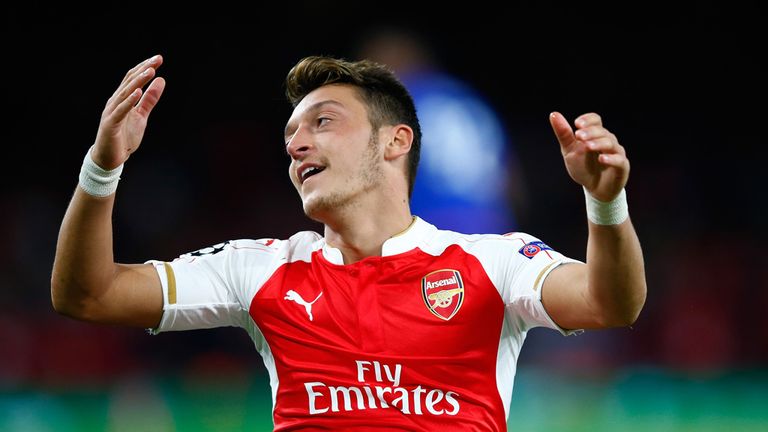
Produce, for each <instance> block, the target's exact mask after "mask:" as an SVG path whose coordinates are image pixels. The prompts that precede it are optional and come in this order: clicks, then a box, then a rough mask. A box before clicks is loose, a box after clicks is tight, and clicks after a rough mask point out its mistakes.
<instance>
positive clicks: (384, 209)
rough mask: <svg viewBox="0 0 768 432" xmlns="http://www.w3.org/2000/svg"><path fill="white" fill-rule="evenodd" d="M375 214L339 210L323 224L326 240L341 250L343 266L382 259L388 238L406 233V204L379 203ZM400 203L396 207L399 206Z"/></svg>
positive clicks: (409, 218)
mask: <svg viewBox="0 0 768 432" xmlns="http://www.w3.org/2000/svg"><path fill="white" fill-rule="evenodd" d="M379 204H380V205H377V206H376V209H375V210H374V211H366V212H363V211H360V209H359V208H357V209H354V208H353V209H346V211H345V210H343V209H342V210H339V211H338V212H337V213H336V214H334V217H333V219H332V220H330V221H326V223H325V241H326V243H327V244H328V245H329V246H332V247H335V248H337V249H339V250H340V251H341V254H342V256H343V257H344V264H352V263H355V262H357V261H360V260H362V259H363V258H367V257H371V256H381V248H382V246H383V245H384V242H385V241H387V239H389V238H391V237H394V236H396V235H397V234H399V233H401V232H403V231H405V230H406V229H408V227H409V226H410V225H411V223H412V222H413V216H412V215H411V211H410V207H409V206H408V201H407V199H406V200H403V201H401V202H399V203H393V202H391V200H386V201H385V202H380V203H379ZM398 204H399V205H398Z"/></svg>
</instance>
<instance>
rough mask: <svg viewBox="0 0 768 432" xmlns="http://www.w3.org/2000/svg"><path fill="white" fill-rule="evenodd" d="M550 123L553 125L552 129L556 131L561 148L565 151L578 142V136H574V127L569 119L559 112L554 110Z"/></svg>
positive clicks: (550, 116)
mask: <svg viewBox="0 0 768 432" xmlns="http://www.w3.org/2000/svg"><path fill="white" fill-rule="evenodd" d="M549 124H550V125H552V130H553V131H554V132H555V136H556V137H557V141H558V142H559V143H560V149H561V150H562V151H563V152H565V151H567V150H568V148H569V147H570V146H571V145H572V144H573V143H574V142H576V138H575V137H574V136H573V129H571V125H569V124H568V120H566V119H565V117H563V115H562V114H560V113H559V112H557V111H554V112H552V113H550V114H549Z"/></svg>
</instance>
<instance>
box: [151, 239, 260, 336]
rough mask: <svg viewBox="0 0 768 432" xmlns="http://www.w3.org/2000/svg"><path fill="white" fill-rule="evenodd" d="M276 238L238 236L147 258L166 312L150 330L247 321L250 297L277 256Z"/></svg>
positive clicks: (153, 331)
mask: <svg viewBox="0 0 768 432" xmlns="http://www.w3.org/2000/svg"><path fill="white" fill-rule="evenodd" d="M272 242H274V241H272ZM272 242H270V241H260V240H233V241H227V242H224V243H220V244H217V245H215V246H211V247H207V248H204V249H200V250H198V251H195V252H191V253H187V254H184V255H181V256H179V257H178V258H176V259H174V260H173V261H170V262H167V261H158V260H150V261H147V263H149V264H152V265H153V266H154V267H155V269H156V270H157V274H158V276H159V277H160V282H161V285H162V288H163V317H162V319H161V321H160V324H159V325H158V327H157V328H153V329H148V331H149V332H150V333H151V334H158V333H161V332H165V331H175V330H193V329H205V328H214V327H226V326H234V327H244V326H245V325H246V323H247V320H248V319H249V315H248V309H249V305H250V300H251V299H252V298H253V295H255V292H256V291H257V290H258V287H259V286H260V283H263V280H264V276H265V274H266V273H267V272H268V269H269V267H270V263H271V262H272V261H273V260H274V256H275V253H274V250H275V248H274V247H271V244H269V243H272Z"/></svg>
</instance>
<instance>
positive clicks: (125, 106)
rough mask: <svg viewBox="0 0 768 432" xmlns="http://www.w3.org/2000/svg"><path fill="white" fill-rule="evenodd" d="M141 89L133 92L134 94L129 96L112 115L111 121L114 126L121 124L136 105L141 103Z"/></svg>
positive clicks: (110, 116)
mask: <svg viewBox="0 0 768 432" xmlns="http://www.w3.org/2000/svg"><path fill="white" fill-rule="evenodd" d="M141 93H142V91H141V88H137V89H135V90H134V91H133V93H131V94H129V95H128V97H127V98H125V100H123V101H122V102H120V104H118V105H117V106H116V107H115V109H114V110H113V111H112V112H111V113H110V115H109V120H110V121H111V122H112V123H113V124H117V123H120V122H121V121H122V120H123V119H124V118H125V116H126V115H127V114H128V112H129V111H131V109H132V108H133V107H134V106H135V105H136V103H137V102H138V101H139V98H140V97H141Z"/></svg>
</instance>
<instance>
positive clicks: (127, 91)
mask: <svg viewBox="0 0 768 432" xmlns="http://www.w3.org/2000/svg"><path fill="white" fill-rule="evenodd" d="M154 76H155V69H154V68H152V67H149V68H147V69H144V70H143V71H142V72H140V73H139V74H138V75H136V76H134V77H133V79H132V80H131V81H130V82H128V83H126V84H125V85H123V86H121V87H120V88H118V90H117V92H116V93H115V94H114V95H113V96H112V97H111V98H110V100H109V101H108V102H107V106H106V108H105V111H106V112H107V114H108V115H109V113H110V112H111V111H113V110H114V109H115V107H116V106H117V105H119V104H121V103H122V102H123V101H124V100H125V98H126V97H128V96H129V95H131V94H132V93H133V91H134V90H136V89H137V88H141V87H144V85H145V84H147V83H148V82H149V81H150V80H151V79H152V78H154Z"/></svg>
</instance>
